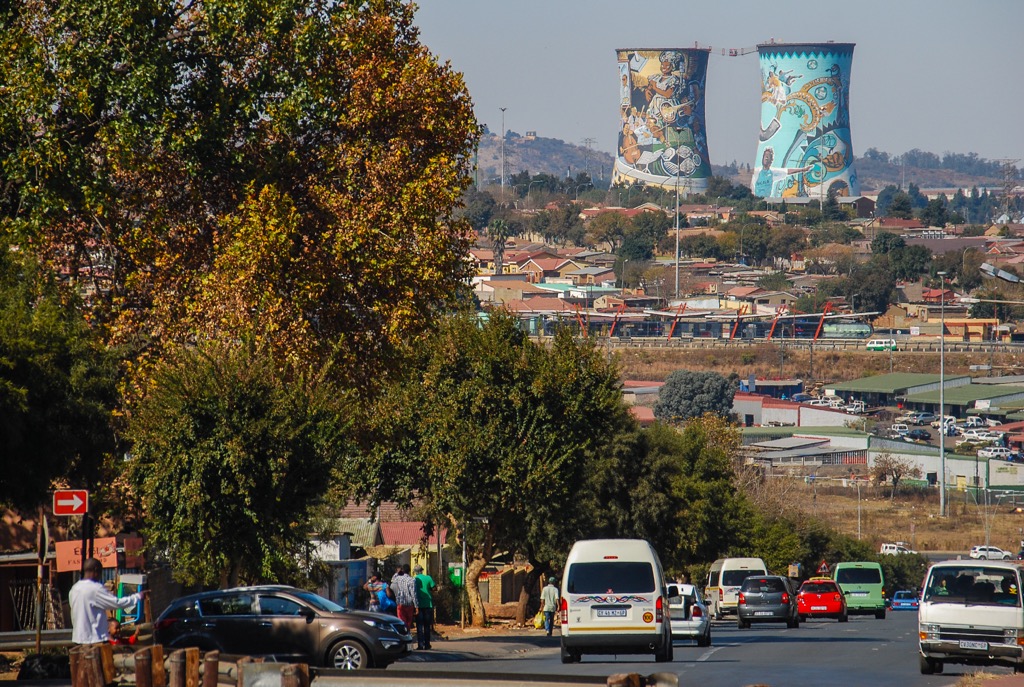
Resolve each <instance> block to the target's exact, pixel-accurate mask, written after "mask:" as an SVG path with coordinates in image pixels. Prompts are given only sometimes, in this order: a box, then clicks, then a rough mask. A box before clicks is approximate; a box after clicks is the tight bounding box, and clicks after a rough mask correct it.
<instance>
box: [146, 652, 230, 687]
mask: <svg viewBox="0 0 1024 687" xmlns="http://www.w3.org/2000/svg"><path fill="white" fill-rule="evenodd" d="M219 672H220V652H219V651H211V652H209V653H208V654H206V655H205V656H203V687H217V678H218V677H219V676H218V673H219ZM139 687H143V686H142V685H139Z"/></svg>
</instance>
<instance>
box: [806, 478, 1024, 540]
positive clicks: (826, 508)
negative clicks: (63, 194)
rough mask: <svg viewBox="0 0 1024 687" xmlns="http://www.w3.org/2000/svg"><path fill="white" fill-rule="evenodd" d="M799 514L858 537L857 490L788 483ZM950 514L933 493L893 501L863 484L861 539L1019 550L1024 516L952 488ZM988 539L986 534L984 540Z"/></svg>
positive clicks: (879, 489) (885, 489)
mask: <svg viewBox="0 0 1024 687" xmlns="http://www.w3.org/2000/svg"><path fill="white" fill-rule="evenodd" d="M786 481H787V482H788V483H789V484H788V485H787V488H788V489H789V490H790V493H791V496H792V500H791V503H792V504H795V505H796V506H797V507H798V508H799V510H801V511H803V512H805V513H807V514H809V515H814V516H816V517H818V518H820V519H821V520H823V521H825V522H827V523H828V524H830V525H831V526H832V527H834V528H835V529H837V530H839V531H840V532H844V533H846V534H849V535H852V536H857V491H856V489H855V488H853V487H842V486H838V485H837V486H825V485H818V486H812V485H808V484H804V483H803V482H802V481H800V480H786ZM946 493H947V496H948V498H949V503H948V504H947V512H948V515H947V516H946V517H945V518H940V517H938V511H939V502H938V494H937V492H935V491H934V490H931V491H928V492H925V491H921V490H913V491H908V492H900V493H897V495H896V499H895V500H894V501H890V500H889V489H888V487H875V486H863V485H862V486H861V498H860V520H861V522H860V528H861V538H862V539H864V540H866V541H869V542H871V543H872V544H873V545H874V546H877V545H880V544H881V543H882V542H892V541H905V542H908V543H909V544H910V545H911V548H914V549H917V550H918V551H949V552H953V553H963V554H964V555H966V554H967V552H968V551H969V550H970V548H971V547H972V546H974V545H976V544H984V543H985V542H986V541H987V542H989V543H991V544H992V545H993V546H998V547H1000V548H1003V549H1007V550H1009V551H1011V552H1016V551H1017V549H1018V548H1019V543H1020V541H1021V539H1024V515H1021V514H1015V513H1010V512H1009V511H1010V508H1009V506H988V507H987V508H985V507H984V506H978V505H975V504H974V503H973V502H972V501H971V499H970V496H967V498H966V500H965V495H964V493H963V492H958V491H955V490H949V491H947V492H946ZM986 535H987V536H986Z"/></svg>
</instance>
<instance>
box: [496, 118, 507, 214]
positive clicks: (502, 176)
mask: <svg viewBox="0 0 1024 687" xmlns="http://www.w3.org/2000/svg"><path fill="white" fill-rule="evenodd" d="M498 109H499V110H501V199H502V200H505V110H507V109H508V108H507V107H499V108H498Z"/></svg>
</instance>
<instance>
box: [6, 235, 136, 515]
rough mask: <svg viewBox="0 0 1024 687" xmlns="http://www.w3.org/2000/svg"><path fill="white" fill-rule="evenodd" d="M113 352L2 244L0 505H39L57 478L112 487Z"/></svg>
mask: <svg viewBox="0 0 1024 687" xmlns="http://www.w3.org/2000/svg"><path fill="white" fill-rule="evenodd" d="M116 383H117V360H116V358H115V356H114V355H113V353H112V352H110V351H108V350H106V349H105V348H104V347H103V346H102V345H101V344H100V342H99V339H98V337H97V335H96V332H95V331H94V330H93V329H91V328H90V326H89V324H88V323H87V322H86V320H85V319H84V318H83V317H82V315H81V312H80V310H79V308H78V302H77V300H76V299H75V298H74V297H73V296H70V295H69V294H67V293H65V292H62V290H61V289H60V288H59V287H58V285H57V284H56V283H55V281H54V280H53V279H51V278H49V276H48V275H47V274H46V273H42V274H41V273H40V270H39V268H38V263H37V262H36V260H35V257H34V256H33V255H31V254H30V253H28V252H27V251H26V250H25V249H24V247H22V248H18V249H15V248H14V247H12V246H11V245H9V244H7V243H6V242H0V455H2V456H3V457H4V463H5V464H6V465H7V466H8V468H7V469H5V470H0V504H10V505H15V506H20V507H25V508H30V507H33V506H35V505H37V504H39V503H42V502H43V500H44V499H45V497H46V494H47V492H48V491H49V489H50V485H51V482H52V481H53V480H55V479H57V478H61V479H64V480H66V481H67V482H68V484H71V485H74V486H76V487H86V488H90V489H92V490H93V491H95V490H96V488H97V487H102V486H105V485H109V482H110V480H109V473H108V472H107V471H105V470H104V465H105V462H106V460H107V459H108V458H110V457H111V456H112V454H113V453H114V452H115V449H116V447H117V443H116V441H115V438H114V431H113V426H112V424H111V421H112V413H113V409H114V407H115V405H116V397H117V394H116Z"/></svg>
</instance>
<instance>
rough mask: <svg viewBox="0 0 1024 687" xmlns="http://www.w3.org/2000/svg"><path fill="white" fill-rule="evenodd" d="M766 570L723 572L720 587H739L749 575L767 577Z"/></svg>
mask: <svg viewBox="0 0 1024 687" xmlns="http://www.w3.org/2000/svg"><path fill="white" fill-rule="evenodd" d="M767 574H768V571H767V570H723V571H722V586H723V587H739V586H740V585H741V584H743V580H745V579H747V578H748V577H750V576H751V575H767Z"/></svg>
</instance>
